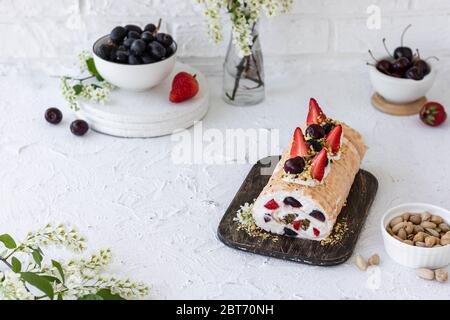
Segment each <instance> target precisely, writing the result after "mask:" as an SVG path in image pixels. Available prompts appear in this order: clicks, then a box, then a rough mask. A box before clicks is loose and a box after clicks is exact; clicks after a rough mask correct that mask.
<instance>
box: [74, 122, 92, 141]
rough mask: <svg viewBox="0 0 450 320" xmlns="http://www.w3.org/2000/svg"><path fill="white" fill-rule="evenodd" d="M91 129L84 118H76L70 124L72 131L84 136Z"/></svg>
mask: <svg viewBox="0 0 450 320" xmlns="http://www.w3.org/2000/svg"><path fill="white" fill-rule="evenodd" d="M88 130H89V125H88V124H87V122H86V121H84V120H75V121H74V122H72V124H71V125H70V131H72V133H73V134H74V135H76V136H80V137H81V136H84V135H85V134H86V132H88Z"/></svg>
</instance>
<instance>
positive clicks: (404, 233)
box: [397, 228, 406, 240]
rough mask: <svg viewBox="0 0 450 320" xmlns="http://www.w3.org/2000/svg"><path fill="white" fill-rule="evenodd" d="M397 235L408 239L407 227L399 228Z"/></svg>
mask: <svg viewBox="0 0 450 320" xmlns="http://www.w3.org/2000/svg"><path fill="white" fill-rule="evenodd" d="M397 236H398V237H399V238H400V239H402V240H406V231H405V229H403V228H402V229H400V230H398V233H397Z"/></svg>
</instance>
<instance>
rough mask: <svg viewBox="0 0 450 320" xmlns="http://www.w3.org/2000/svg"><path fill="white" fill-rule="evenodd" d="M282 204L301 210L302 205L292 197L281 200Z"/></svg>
mask: <svg viewBox="0 0 450 320" xmlns="http://www.w3.org/2000/svg"><path fill="white" fill-rule="evenodd" d="M283 203H284V204H285V205H287V206H291V207H293V208H301V207H302V204H301V203H300V201H298V200H297V199H295V198H293V197H286V198H285V199H284V200H283Z"/></svg>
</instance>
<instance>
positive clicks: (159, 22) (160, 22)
mask: <svg viewBox="0 0 450 320" xmlns="http://www.w3.org/2000/svg"><path fill="white" fill-rule="evenodd" d="M161 24H162V19H161V18H159V20H158V26H157V27H156V32H159V29H161Z"/></svg>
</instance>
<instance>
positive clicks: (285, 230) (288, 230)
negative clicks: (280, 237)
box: [284, 228, 298, 237]
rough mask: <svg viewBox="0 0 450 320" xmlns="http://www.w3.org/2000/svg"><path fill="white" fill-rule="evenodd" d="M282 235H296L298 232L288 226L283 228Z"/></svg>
mask: <svg viewBox="0 0 450 320" xmlns="http://www.w3.org/2000/svg"><path fill="white" fill-rule="evenodd" d="M284 235H285V236H288V237H296V236H298V233H297V232H295V231H294V230H291V229H289V228H284Z"/></svg>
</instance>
